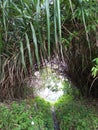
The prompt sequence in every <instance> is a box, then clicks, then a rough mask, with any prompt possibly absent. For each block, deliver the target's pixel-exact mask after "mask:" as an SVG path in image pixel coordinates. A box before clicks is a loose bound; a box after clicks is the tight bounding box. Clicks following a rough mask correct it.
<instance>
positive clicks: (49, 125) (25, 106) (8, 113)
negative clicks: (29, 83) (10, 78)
mask: <svg viewBox="0 0 98 130" xmlns="http://www.w3.org/2000/svg"><path fill="white" fill-rule="evenodd" d="M0 130H53V119H52V113H51V109H50V104H49V103H48V102H45V101H44V100H43V99H40V98H39V97H37V98H35V99H32V100H27V101H20V102H12V103H11V104H8V105H7V104H5V105H4V104H3V105H1V106H0Z"/></svg>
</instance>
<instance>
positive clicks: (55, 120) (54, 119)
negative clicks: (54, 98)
mask: <svg viewBox="0 0 98 130" xmlns="http://www.w3.org/2000/svg"><path fill="white" fill-rule="evenodd" d="M51 111H52V116H53V122H54V130H60V128H59V124H58V121H57V118H56V113H55V109H54V106H52V109H51Z"/></svg>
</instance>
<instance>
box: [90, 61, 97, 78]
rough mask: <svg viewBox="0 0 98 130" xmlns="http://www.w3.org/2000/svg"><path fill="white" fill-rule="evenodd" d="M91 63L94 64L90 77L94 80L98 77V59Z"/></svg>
mask: <svg viewBox="0 0 98 130" xmlns="http://www.w3.org/2000/svg"><path fill="white" fill-rule="evenodd" d="M93 62H95V66H94V67H93V68H92V70H91V71H92V75H93V77H94V78H95V77H96V76H97V75H98V58H95V59H94V60H93Z"/></svg>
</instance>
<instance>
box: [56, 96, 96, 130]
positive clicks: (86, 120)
mask: <svg viewBox="0 0 98 130" xmlns="http://www.w3.org/2000/svg"><path fill="white" fill-rule="evenodd" d="M68 101H69V99H68V97H67V98H64V97H63V98H61V99H60V100H59V101H58V103H57V104H56V106H55V109H56V115H57V119H58V122H59V125H60V130H71V129H74V130H97V128H98V114H97V113H94V110H93V109H90V108H88V107H86V106H84V105H82V103H81V102H79V101H69V102H68Z"/></svg>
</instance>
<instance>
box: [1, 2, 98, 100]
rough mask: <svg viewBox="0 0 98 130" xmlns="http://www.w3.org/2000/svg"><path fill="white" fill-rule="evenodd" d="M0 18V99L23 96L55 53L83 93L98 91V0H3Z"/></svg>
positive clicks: (92, 93) (67, 73)
mask: <svg viewBox="0 0 98 130" xmlns="http://www.w3.org/2000/svg"><path fill="white" fill-rule="evenodd" d="M0 17H1V18H0V25H1V26H0V99H1V100H3V99H5V98H19V97H22V96H23V95H22V94H23V90H24V87H23V86H24V84H25V79H26V78H27V77H30V76H32V75H33V72H34V71H35V70H36V69H39V68H41V66H43V64H44V62H45V59H47V60H51V59H52V58H53V57H56V58H57V60H58V64H60V63H61V62H62V64H61V66H62V67H63V70H64V71H63V74H66V75H67V76H68V77H69V79H70V80H71V81H72V83H73V84H74V86H76V87H77V88H78V89H79V90H80V92H81V94H82V95H83V96H93V97H97V96H98V94H97V92H98V85H97V84H98V78H97V74H98V58H97V57H98V32H97V30H98V1H96V0H81V1H80V0H77V1H75V0H73V1H71V0H66V1H65V0H54V1H49V0H20V1H17V0H13V1H12V0H2V1H0ZM94 59H95V60H94ZM93 60H94V62H96V63H95V64H94V62H93ZM94 65H95V66H94ZM91 70H92V71H91ZM92 74H93V75H92Z"/></svg>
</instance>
